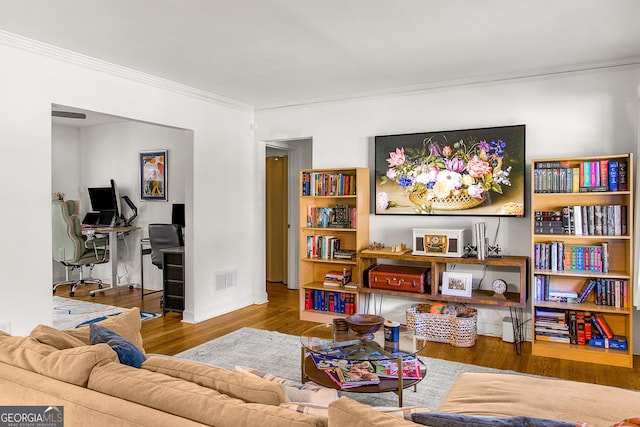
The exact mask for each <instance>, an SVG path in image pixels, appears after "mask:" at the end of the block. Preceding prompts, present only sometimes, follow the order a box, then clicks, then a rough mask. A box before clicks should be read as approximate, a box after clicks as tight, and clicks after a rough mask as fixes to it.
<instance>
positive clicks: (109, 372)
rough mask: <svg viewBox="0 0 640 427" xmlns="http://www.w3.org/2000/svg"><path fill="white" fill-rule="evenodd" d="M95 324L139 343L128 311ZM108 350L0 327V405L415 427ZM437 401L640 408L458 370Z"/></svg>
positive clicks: (530, 411) (86, 419)
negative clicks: (136, 361) (137, 361)
mask: <svg viewBox="0 0 640 427" xmlns="http://www.w3.org/2000/svg"><path fill="white" fill-rule="evenodd" d="M100 324H101V325H103V326H105V327H107V328H108V329H110V330H112V331H114V332H116V333H117V334H119V335H120V336H122V337H124V338H125V339H126V340H128V341H130V342H131V343H132V344H133V345H134V346H135V347H136V348H137V349H138V350H140V351H141V352H143V351H144V349H143V347H142V337H141V336H140V316H139V311H138V310H137V309H132V310H129V311H127V312H125V313H123V314H121V315H119V316H115V317H113V318H109V319H107V320H105V321H103V322H100ZM113 348H115V347H114V346H113V343H111V342H110V343H109V344H105V343H101V344H95V345H90V337H89V330H88V328H80V329H76V330H73V331H57V330H55V329H53V328H50V327H47V326H38V327H36V328H35V329H34V330H33V331H32V332H31V334H30V335H29V336H28V337H14V336H10V335H8V334H4V333H1V332H0V406H13V405H46V406H57V407H63V408H64V425H65V426H67V427H69V426H76V425H78V426H86V425H94V426H101V425H109V426H147V425H148V426H165V425H166V426H176V425H180V426H191V425H193V426H202V425H212V426H222V427H226V426H229V427H238V426H258V425H259V426H261V427H271V426H274V427H288V426H296V427H306V426H327V425H328V426H329V427H342V426H349V427H364V426H367V427H368V426H385V427H401V426H416V425H417V424H415V423H413V422H412V421H408V420H407V419H411V417H412V416H413V417H415V416H416V415H417V414H415V413H413V412H416V410H413V411H410V410H404V411H389V412H388V413H384V412H383V411H379V410H376V409H373V408H371V407H368V406H365V405H362V404H359V403H357V402H355V401H354V400H351V399H348V398H345V397H342V398H340V399H338V400H335V401H333V402H332V403H330V404H329V405H328V409H327V408H326V407H324V408H323V407H321V406H318V405H314V404H309V405H301V404H294V403H291V402H289V400H290V399H289V395H288V390H287V387H285V386H283V384H281V383H278V382H273V381H267V380H265V379H262V378H260V377H257V376H254V375H250V374H246V373H242V372H235V371H229V370H226V369H222V368H217V367H213V366H208V365H202V364H198V363H194V362H188V361H184V360H179V359H175V358H171V357H167V356H157V355H147V357H146V360H145V361H144V363H143V364H142V367H141V369H138V368H135V367H132V366H128V365H125V364H122V363H120V361H119V358H118V354H117V353H116V352H115V351H114V350H113ZM322 391H323V390H319V391H318V394H321V392H322ZM325 391H328V390H325ZM603 396H604V399H605V400H606V405H604V404H603ZM331 400H333V399H331ZM432 409H434V408H432ZM436 409H437V411H438V412H444V413H448V414H471V415H483V416H517V415H519V416H522V415H526V416H529V417H537V418H547V419H554V420H565V421H571V422H574V423H575V422H577V421H584V422H587V423H589V424H588V425H590V426H608V425H611V424H613V423H614V422H616V421H619V420H622V419H623V418H626V417H630V416H633V415H638V414H639V413H640V393H636V392H632V391H625V390H620V389H615V388H611V387H603V386H598V385H593V384H583V383H574V382H570V381H562V380H546V379H540V378H532V377H526V376H513V375H506V376H505V375H495V374H463V375H462V376H461V378H460V379H459V380H458V381H457V382H456V384H454V386H453V387H452V389H451V390H450V391H449V393H448V395H447V396H446V398H445V399H444V401H443V402H442V403H441V405H440V407H439V408H436ZM389 414H393V415H394V416H390V415H389ZM399 417H400V418H399ZM402 417H404V418H405V419H401V418H402ZM445 425H446V424H445Z"/></svg>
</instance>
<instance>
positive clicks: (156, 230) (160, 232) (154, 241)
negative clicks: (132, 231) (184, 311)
mask: <svg viewBox="0 0 640 427" xmlns="http://www.w3.org/2000/svg"><path fill="white" fill-rule="evenodd" d="M149 244H150V245H151V263H152V264H153V265H155V266H156V267H158V268H159V269H160V270H162V268H163V264H164V257H163V256H162V252H160V250H161V249H165V248H175V247H176V246H184V241H183V239H182V227H181V226H180V225H178V224H149ZM160 306H164V295H163V296H162V298H160Z"/></svg>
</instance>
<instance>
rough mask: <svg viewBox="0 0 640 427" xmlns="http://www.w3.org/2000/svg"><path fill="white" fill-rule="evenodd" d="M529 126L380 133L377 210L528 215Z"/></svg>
mask: <svg viewBox="0 0 640 427" xmlns="http://www.w3.org/2000/svg"><path fill="white" fill-rule="evenodd" d="M525 159H526V157H525V126H524V125H518V126H502V127H492V128H480V129H467V130H457V131H442V132H430V133H415V134H404V135H384V136H377V137H376V140H375V162H376V164H375V195H376V206H375V213H376V214H418V215H473V216H476V215H477V216H490V215H494V216H524V198H525V197H524V195H525V186H524V176H525Z"/></svg>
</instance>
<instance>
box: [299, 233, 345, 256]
mask: <svg viewBox="0 0 640 427" xmlns="http://www.w3.org/2000/svg"><path fill="white" fill-rule="evenodd" d="M339 250H340V239H338V238H337V237H335V236H329V235H324V234H312V235H310V236H307V258H311V259H318V258H319V259H334V258H335V254H336V252H337V251H339Z"/></svg>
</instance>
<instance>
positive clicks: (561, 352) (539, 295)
mask: <svg viewBox="0 0 640 427" xmlns="http://www.w3.org/2000/svg"><path fill="white" fill-rule="evenodd" d="M621 165H622V166H621ZM531 175H532V180H531V182H532V185H531V188H532V194H531V203H532V209H531V210H532V215H533V218H532V227H531V241H532V252H531V260H532V269H531V280H530V283H531V297H532V298H531V299H532V315H533V316H534V321H533V333H532V337H533V339H532V354H533V355H536V356H547V357H554V358H558V359H567V360H574V361H581V362H592V363H599V364H606V365H613V366H622V367H632V366H633V354H632V340H633V287H634V286H633V265H634V256H633V250H634V194H633V189H634V185H633V178H634V164H633V156H632V154H621V155H611V156H596V157H580V158H562V159H559V158H551V159H539V160H533V162H532V168H531ZM590 282H592V286H594V289H593V290H592V291H590V292H589V293H587V292H586V289H588V288H587V284H588V283H590ZM583 294H584V295H586V297H585V296H584V295H583ZM595 318H601V319H603V320H604V322H605V323H606V324H608V325H609V326H610V329H611V330H612V332H613V334H614V335H616V336H622V337H624V338H625V339H626V341H627V348H626V349H619V348H620V345H619V341H618V340H616V341H605V340H604V339H596V340H594V341H593V342H591V343H590V342H589V340H588V339H586V340H585V339H584V338H588V336H589V329H591V332H592V336H596V337H597V332H598V326H599V325H596V324H594V323H593V320H594V319H595ZM594 332H595V333H596V334H595V335H594V334H593V333H594ZM567 340H568V342H567ZM601 346H602V347H601ZM614 347H617V348H614ZM622 347H624V345H622Z"/></svg>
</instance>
